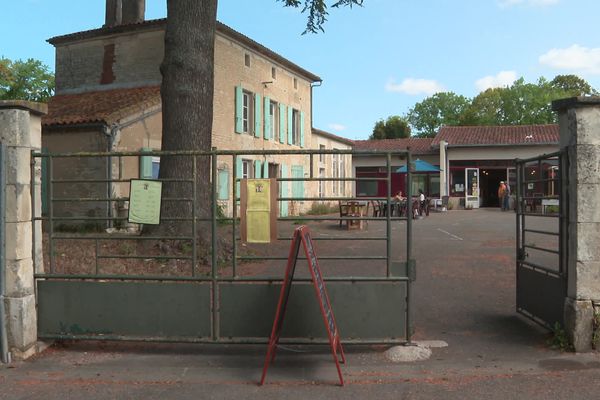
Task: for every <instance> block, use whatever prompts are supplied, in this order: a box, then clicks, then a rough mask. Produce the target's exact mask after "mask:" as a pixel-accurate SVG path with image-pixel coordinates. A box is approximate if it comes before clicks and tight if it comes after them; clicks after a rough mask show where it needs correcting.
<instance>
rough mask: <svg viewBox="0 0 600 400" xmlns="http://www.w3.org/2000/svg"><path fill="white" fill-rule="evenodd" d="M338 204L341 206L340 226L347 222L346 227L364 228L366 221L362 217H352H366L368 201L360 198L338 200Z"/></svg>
mask: <svg viewBox="0 0 600 400" xmlns="http://www.w3.org/2000/svg"><path fill="white" fill-rule="evenodd" d="M338 204H339V208H340V227H341V226H342V224H343V223H344V222H345V223H346V229H363V227H364V225H365V224H364V223H365V222H366V221H364V220H362V219H352V217H355V218H361V217H364V216H365V215H366V213H367V212H366V211H367V209H368V203H366V202H362V201H358V200H349V201H342V200H340V201H338ZM342 218H345V219H342Z"/></svg>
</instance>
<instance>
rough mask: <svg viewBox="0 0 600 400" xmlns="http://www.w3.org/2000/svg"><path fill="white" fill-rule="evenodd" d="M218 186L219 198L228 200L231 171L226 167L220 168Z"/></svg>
mask: <svg viewBox="0 0 600 400" xmlns="http://www.w3.org/2000/svg"><path fill="white" fill-rule="evenodd" d="M217 179H218V180H217V183H218V185H219V187H218V197H217V198H218V199H219V200H227V199H228V198H229V171H228V170H226V169H220V170H219V175H218V177H217Z"/></svg>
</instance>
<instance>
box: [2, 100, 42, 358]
mask: <svg viewBox="0 0 600 400" xmlns="http://www.w3.org/2000/svg"><path fill="white" fill-rule="evenodd" d="M46 110H47V108H46V105H45V104H39V103H31V102H26V101H0V141H2V143H4V144H5V145H6V146H7V160H6V164H5V165H4V166H3V168H5V169H6V221H5V233H6V247H5V249H3V250H4V257H5V271H4V276H3V277H2V278H3V279H2V281H3V282H4V285H5V288H4V289H5V297H4V298H3V299H2V302H1V304H0V306H2V307H4V309H5V312H6V315H7V323H6V331H7V334H8V347H9V351H10V353H11V354H12V356H13V358H16V359H21V358H26V357H28V356H30V355H32V354H33V353H35V351H36V343H37V314H36V303H35V286H34V278H33V274H34V257H35V258H36V259H35V264H36V265H37V266H40V268H41V265H42V259H41V257H42V251H41V225H40V224H39V223H37V225H35V227H34V225H33V223H32V215H33V213H32V206H31V203H32V201H31V164H30V160H31V150H37V151H40V150H41V115H43V114H45V113H46ZM34 176H35V184H36V186H35V188H36V198H37V199H38V200H39V199H40V194H41V192H40V176H41V163H40V164H38V166H36V167H35V175H34ZM33 211H35V213H36V214H37V215H40V214H41V202H40V201H37V202H36V204H35V210H33ZM33 229H35V231H36V238H37V239H38V240H36V243H35V251H32V250H33V247H32V246H33V241H32V232H33ZM1 272H2V271H0V273H1Z"/></svg>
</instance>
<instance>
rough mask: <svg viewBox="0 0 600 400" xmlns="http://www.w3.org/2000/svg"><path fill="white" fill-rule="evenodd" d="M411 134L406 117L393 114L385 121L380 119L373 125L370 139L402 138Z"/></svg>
mask: <svg viewBox="0 0 600 400" xmlns="http://www.w3.org/2000/svg"><path fill="white" fill-rule="evenodd" d="M409 136H410V126H409V125H408V121H407V120H406V118H404V117H401V116H399V115H392V116H390V117H388V118H387V119H386V120H385V121H384V120H382V119H381V120H379V121H377V122H376V123H375V126H374V127H373V133H372V134H371V136H369V140H374V139H400V138H407V137H409Z"/></svg>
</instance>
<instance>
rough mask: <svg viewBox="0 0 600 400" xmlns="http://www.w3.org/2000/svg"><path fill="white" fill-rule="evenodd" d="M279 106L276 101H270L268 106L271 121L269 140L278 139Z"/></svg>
mask: <svg viewBox="0 0 600 400" xmlns="http://www.w3.org/2000/svg"><path fill="white" fill-rule="evenodd" d="M278 109H279V105H278V104H277V102H276V101H271V104H270V106H269V118H270V119H271V138H273V139H275V140H277V138H278V137H279V112H278Z"/></svg>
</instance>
